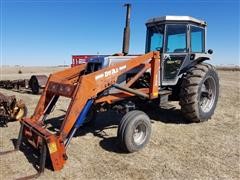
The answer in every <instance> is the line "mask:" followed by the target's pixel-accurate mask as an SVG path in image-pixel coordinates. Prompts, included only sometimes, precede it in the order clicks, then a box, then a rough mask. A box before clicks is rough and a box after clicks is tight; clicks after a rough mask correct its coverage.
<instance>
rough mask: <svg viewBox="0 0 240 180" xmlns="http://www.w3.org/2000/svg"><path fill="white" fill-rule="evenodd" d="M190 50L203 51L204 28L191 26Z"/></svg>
mask: <svg viewBox="0 0 240 180" xmlns="http://www.w3.org/2000/svg"><path fill="white" fill-rule="evenodd" d="M190 33H191V52H200V53H201V52H204V51H205V49H204V29H203V28H200V27H196V26H191V28H190Z"/></svg>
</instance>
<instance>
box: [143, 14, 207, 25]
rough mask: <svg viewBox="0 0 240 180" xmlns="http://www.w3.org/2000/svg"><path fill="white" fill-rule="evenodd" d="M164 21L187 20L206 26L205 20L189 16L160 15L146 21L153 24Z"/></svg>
mask: <svg viewBox="0 0 240 180" xmlns="http://www.w3.org/2000/svg"><path fill="white" fill-rule="evenodd" d="M165 22H176V23H178V22H187V23H195V24H198V25H201V26H206V25H207V23H206V22H205V21H202V20H199V19H196V18H193V17H190V16H169V15H168V16H160V17H156V18H151V19H149V20H148V21H147V22H146V25H148V24H155V23H165Z"/></svg>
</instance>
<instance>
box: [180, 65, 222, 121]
mask: <svg viewBox="0 0 240 180" xmlns="http://www.w3.org/2000/svg"><path fill="white" fill-rule="evenodd" d="M218 95H219V79H218V74H217V72H216V70H215V68H214V67H213V66H212V65H210V64H207V63H201V64H197V65H195V66H194V67H192V68H191V69H190V70H189V71H188V72H187V74H186V75H185V76H184V77H183V81H182V84H181V90H180V101H179V104H180V106H181V111H182V113H183V115H184V116H185V118H186V119H187V120H189V121H191V122H203V121H206V120H208V119H210V118H211V116H212V115H213V113H214V110H215V108H216V105H217V101H218Z"/></svg>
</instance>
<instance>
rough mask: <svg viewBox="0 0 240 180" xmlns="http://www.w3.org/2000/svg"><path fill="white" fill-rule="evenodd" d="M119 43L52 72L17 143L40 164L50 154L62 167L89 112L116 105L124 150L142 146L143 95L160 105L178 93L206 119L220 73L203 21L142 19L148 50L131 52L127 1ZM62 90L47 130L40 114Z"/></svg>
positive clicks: (146, 129) (198, 118)
mask: <svg viewBox="0 0 240 180" xmlns="http://www.w3.org/2000/svg"><path fill="white" fill-rule="evenodd" d="M126 6H127V15H126V26H125V29H124V38H123V51H122V53H116V54H113V55H111V56H100V55H97V56H94V57H90V59H88V61H87V63H85V64H81V65H79V66H74V67H72V68H69V69H65V70H63V71H60V72H56V73H54V74H51V75H50V76H49V78H48V81H47V84H46V87H45V89H44V91H43V93H42V95H41V97H40V99H39V102H38V105H37V107H36V109H35V111H34V113H33V115H32V116H31V117H29V118H24V119H22V120H21V127H20V131H19V136H18V140H17V143H16V146H15V149H17V150H18V149H19V147H20V146H21V143H22V139H23V138H24V139H26V140H27V141H28V142H30V144H31V145H32V146H33V147H35V148H36V149H38V150H40V152H41V153H40V154H41V156H40V164H39V169H38V170H39V172H43V170H44V168H45V162H46V157H49V159H50V162H51V164H52V167H53V169H54V170H60V169H62V168H63V166H64V164H65V162H66V160H67V153H66V150H67V148H68V145H69V144H70V142H71V139H72V137H73V136H74V135H75V133H76V131H77V129H79V127H81V126H82V125H84V124H86V123H87V122H91V121H93V120H92V119H93V117H94V115H93V114H94V112H97V111H100V110H101V109H103V108H105V109H109V107H110V108H113V107H115V106H116V105H118V107H120V108H118V111H121V112H124V115H123V117H122V120H121V121H120V123H119V126H118V132H117V136H118V139H119V142H120V144H121V147H122V149H123V150H125V151H127V152H136V151H139V150H140V149H142V148H143V147H144V146H145V145H146V144H147V143H148V142H149V139H150V135H151V122H150V118H149V116H148V115H147V114H146V112H143V111H142V110H139V109H138V105H139V104H141V103H148V102H152V103H154V104H157V105H158V106H160V107H161V106H164V105H165V104H167V103H168V102H169V101H173V100H174V101H179V103H180V105H181V111H182V113H183V115H184V116H185V118H186V119H187V120H189V121H191V122H196V123H197V122H203V121H206V120H208V119H210V118H211V117H212V115H213V113H214V110H215V108H216V104H217V100H218V93H219V80H218V75H217V72H216V70H215V68H214V67H213V66H212V65H210V64H208V63H205V61H206V60H210V56H211V54H212V52H213V51H212V50H208V51H207V52H206V45H205V44H206V22H204V21H201V20H198V19H195V18H192V17H189V16H162V17H157V18H152V19H150V20H148V21H147V23H146V27H147V33H146V52H145V54H143V55H130V54H129V53H128V49H129V38H130V10H131V6H130V4H127V5H126ZM60 96H64V97H67V98H70V99H71V102H70V104H69V107H68V109H67V111H66V115H65V117H64V120H63V122H61V127H60V128H59V130H58V131H57V132H51V130H50V129H48V128H47V127H48V126H47V124H46V123H47V122H46V119H47V117H48V115H49V114H50V113H51V112H52V111H53V109H54V107H55V104H56V102H57V100H58V98H59V97H60Z"/></svg>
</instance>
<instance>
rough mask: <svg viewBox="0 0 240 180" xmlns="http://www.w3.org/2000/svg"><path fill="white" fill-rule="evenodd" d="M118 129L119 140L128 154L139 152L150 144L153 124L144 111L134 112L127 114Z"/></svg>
mask: <svg viewBox="0 0 240 180" xmlns="http://www.w3.org/2000/svg"><path fill="white" fill-rule="evenodd" d="M118 127H119V129H118V139H119V140H120V143H121V146H122V148H123V149H124V150H125V151H127V152H135V151H139V150H141V149H142V148H143V147H145V146H146V144H147V143H148V142H149V139H150V136H151V122H150V119H149V117H148V116H147V115H146V114H145V113H144V112H142V111H138V110H133V111H130V112H128V113H126V114H125V116H124V117H123V118H122V120H121V122H120V124H119V126H118Z"/></svg>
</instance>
